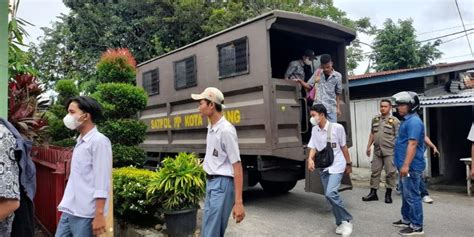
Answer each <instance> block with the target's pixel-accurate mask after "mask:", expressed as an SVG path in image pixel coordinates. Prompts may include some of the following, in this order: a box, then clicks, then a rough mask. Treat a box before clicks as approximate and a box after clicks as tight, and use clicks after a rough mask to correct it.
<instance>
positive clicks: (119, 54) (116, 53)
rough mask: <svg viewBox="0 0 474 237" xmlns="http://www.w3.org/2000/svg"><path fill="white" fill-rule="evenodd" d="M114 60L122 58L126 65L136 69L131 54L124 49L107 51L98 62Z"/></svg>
mask: <svg viewBox="0 0 474 237" xmlns="http://www.w3.org/2000/svg"><path fill="white" fill-rule="evenodd" d="M116 58H124V59H125V60H126V62H127V63H128V65H130V66H131V67H132V68H136V67H137V62H136V61H135V58H134V57H133V55H132V53H130V50H128V49H126V48H117V49H108V50H107V51H105V52H104V53H103V54H102V57H101V58H100V61H103V60H105V61H112V60H115V59H116Z"/></svg>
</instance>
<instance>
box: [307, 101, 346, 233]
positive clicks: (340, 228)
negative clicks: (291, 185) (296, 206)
mask: <svg viewBox="0 0 474 237" xmlns="http://www.w3.org/2000/svg"><path fill="white" fill-rule="evenodd" d="M310 114H311V119H310V121H311V123H312V124H313V125H314V127H313V130H312V131H311V140H310V141H309V143H308V148H310V151H309V157H308V169H309V171H311V172H312V171H314V170H315V169H316V168H319V172H320V175H321V183H322V185H323V188H324V195H325V196H326V199H327V200H328V201H329V203H330V204H331V206H332V211H333V214H334V217H335V218H336V225H337V228H336V234H342V235H343V236H349V235H350V234H351V233H352V223H351V222H350V221H351V220H352V215H351V214H350V213H349V212H348V211H347V209H346V208H345V207H344V203H343V201H342V199H341V196H340V195H339V186H340V185H341V180H342V176H343V174H344V173H348V174H349V173H352V162H351V158H350V157H349V150H348V149H347V145H346V132H345V131H344V127H343V126H342V125H340V124H338V123H331V122H329V120H328V119H327V116H328V112H327V110H326V107H325V106H324V105H322V104H315V105H313V106H312V107H311V111H310ZM329 130H331V137H330V138H331V140H330V143H331V148H332V151H333V153H334V161H333V163H332V164H331V165H330V166H329V167H327V168H320V167H316V166H315V160H314V159H316V160H317V159H318V152H320V151H322V150H323V149H324V148H325V147H326V145H327V142H328V138H327V135H328V131H329Z"/></svg>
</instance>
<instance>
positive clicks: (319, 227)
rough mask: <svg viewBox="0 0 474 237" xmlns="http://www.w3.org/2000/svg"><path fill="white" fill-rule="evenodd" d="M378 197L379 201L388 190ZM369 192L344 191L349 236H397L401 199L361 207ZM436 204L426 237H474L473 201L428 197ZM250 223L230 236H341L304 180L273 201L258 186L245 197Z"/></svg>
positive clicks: (427, 208) (429, 211) (427, 213)
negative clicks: (349, 219) (350, 220)
mask: <svg viewBox="0 0 474 237" xmlns="http://www.w3.org/2000/svg"><path fill="white" fill-rule="evenodd" d="M381 191H382V193H380V192H379V198H380V197H382V196H383V192H384V190H383V189H381ZM367 193H368V188H365V187H355V188H354V189H353V190H350V191H344V192H342V197H343V200H344V202H345V204H346V206H347V207H348V210H349V212H350V213H351V214H352V215H353V217H354V220H353V224H354V231H353V233H352V235H351V236H384V237H385V236H399V235H398V230H399V228H397V227H393V226H392V225H391V223H392V222H393V221H396V220H398V219H400V207H401V197H400V196H398V195H396V194H395V195H394V196H393V199H394V202H393V203H392V204H385V203H384V202H383V201H382V200H380V201H375V202H362V200H361V198H362V196H364V195H366V194H367ZM430 194H431V197H432V198H433V199H434V200H435V202H434V203H433V204H423V211H424V222H425V227H424V229H425V236H443V237H445V236H448V237H451V236H456V237H458V236H474V197H472V198H469V197H467V196H466V195H465V194H460V193H446V192H435V191H431V192H430ZM244 198H245V199H244V204H245V208H246V214H247V216H246V219H245V220H244V222H243V223H240V224H235V223H234V222H232V221H231V220H230V221H229V226H228V228H227V231H226V236H231V237H232V236H246V237H247V236H291V237H296V236H314V237H316V236H340V235H336V234H335V233H334V230H335V227H336V226H335V224H334V217H333V215H332V212H331V209H330V206H329V204H328V203H327V202H326V200H325V198H324V197H323V196H322V195H318V194H312V193H306V192H305V191H304V180H303V181H300V182H299V183H298V184H297V186H296V187H295V188H294V189H293V190H291V191H290V192H289V193H287V194H284V195H279V196H271V195H269V194H266V193H265V192H263V190H262V189H261V188H260V186H259V185H257V186H255V187H254V188H252V189H251V190H249V191H247V192H246V193H245V196H244Z"/></svg>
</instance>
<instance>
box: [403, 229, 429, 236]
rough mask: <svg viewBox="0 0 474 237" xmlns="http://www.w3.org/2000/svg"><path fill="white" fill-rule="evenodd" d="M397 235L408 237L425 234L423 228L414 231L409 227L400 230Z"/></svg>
mask: <svg viewBox="0 0 474 237" xmlns="http://www.w3.org/2000/svg"><path fill="white" fill-rule="evenodd" d="M398 233H399V234H400V235H402V236H410V235H422V234H424V233H425V232H423V228H419V229H417V230H415V229H413V228H411V227H407V228H405V229H403V230H400V231H399V232H398Z"/></svg>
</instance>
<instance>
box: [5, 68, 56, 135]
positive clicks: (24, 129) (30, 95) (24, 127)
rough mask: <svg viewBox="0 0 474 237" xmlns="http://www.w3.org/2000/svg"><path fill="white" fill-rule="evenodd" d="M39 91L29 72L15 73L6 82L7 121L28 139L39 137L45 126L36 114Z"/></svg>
mask: <svg viewBox="0 0 474 237" xmlns="http://www.w3.org/2000/svg"><path fill="white" fill-rule="evenodd" d="M41 93H43V89H42V88H41V87H40V85H39V83H38V80H37V79H36V78H35V77H34V76H31V75H29V74H23V75H17V76H15V78H14V79H13V80H12V81H10V82H9V83H8V121H10V123H12V124H13V126H15V128H16V129H18V131H19V132H20V133H21V134H22V135H23V136H24V137H25V138H27V139H30V140H34V139H37V138H39V137H40V133H41V132H42V131H43V130H44V129H45V128H46V127H47V122H46V120H44V119H43V118H39V117H38V116H37V115H36V109H37V106H38V97H39V96H40V95H41Z"/></svg>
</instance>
